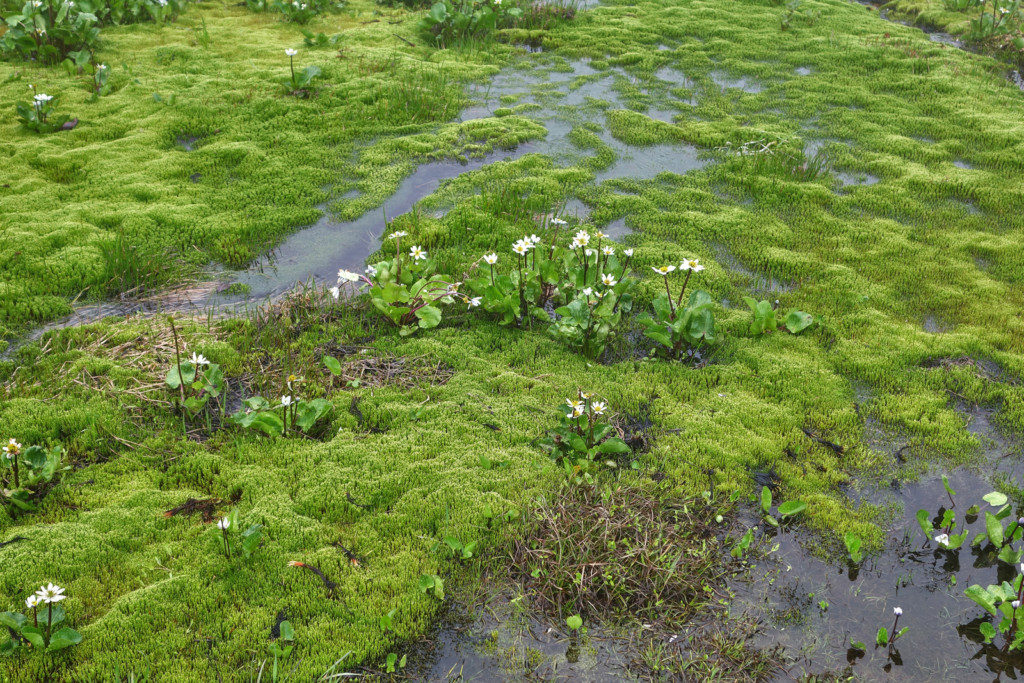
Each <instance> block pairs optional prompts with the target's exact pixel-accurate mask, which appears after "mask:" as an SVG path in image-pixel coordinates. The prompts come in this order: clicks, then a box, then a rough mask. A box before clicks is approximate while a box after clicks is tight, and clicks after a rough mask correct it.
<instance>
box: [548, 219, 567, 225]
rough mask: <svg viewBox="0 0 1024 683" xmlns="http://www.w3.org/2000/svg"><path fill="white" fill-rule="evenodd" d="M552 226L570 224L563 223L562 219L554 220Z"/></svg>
mask: <svg viewBox="0 0 1024 683" xmlns="http://www.w3.org/2000/svg"><path fill="white" fill-rule="evenodd" d="M551 225H568V223H566V222H565V221H563V220H562V219H561V218H552V219H551Z"/></svg>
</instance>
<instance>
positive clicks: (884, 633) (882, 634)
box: [875, 626, 889, 646]
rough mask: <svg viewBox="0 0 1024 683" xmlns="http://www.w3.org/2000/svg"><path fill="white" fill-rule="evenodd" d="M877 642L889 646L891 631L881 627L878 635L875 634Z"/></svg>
mask: <svg viewBox="0 0 1024 683" xmlns="http://www.w3.org/2000/svg"><path fill="white" fill-rule="evenodd" d="M875 642H876V643H878V644H879V645H881V646H885V645H888V644H889V629H887V628H886V627H884V626H883V627H881V628H880V629H878V633H876V634H875Z"/></svg>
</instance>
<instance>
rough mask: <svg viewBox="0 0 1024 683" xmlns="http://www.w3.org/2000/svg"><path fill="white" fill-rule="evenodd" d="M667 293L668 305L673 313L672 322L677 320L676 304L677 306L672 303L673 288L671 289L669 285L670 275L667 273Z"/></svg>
mask: <svg viewBox="0 0 1024 683" xmlns="http://www.w3.org/2000/svg"><path fill="white" fill-rule="evenodd" d="M665 294H667V295H668V307H669V312H670V313H671V315H672V322H675V319H676V306H675V304H674V303H672V290H671V289H669V287H668V275H665Z"/></svg>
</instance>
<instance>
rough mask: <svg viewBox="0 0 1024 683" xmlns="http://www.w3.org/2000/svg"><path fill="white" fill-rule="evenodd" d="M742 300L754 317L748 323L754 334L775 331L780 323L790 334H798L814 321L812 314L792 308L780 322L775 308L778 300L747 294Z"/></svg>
mask: <svg viewBox="0 0 1024 683" xmlns="http://www.w3.org/2000/svg"><path fill="white" fill-rule="evenodd" d="M743 301H744V303H746V304H747V307H748V308H750V312H751V314H752V315H753V317H754V319H753V321H751V323H750V334H752V335H754V336H760V335H762V334H768V333H769V332H775V331H776V330H778V329H779V326H780V324H782V325H785V329H786V330H788V331H789V332H791V333H792V334H800V333H801V332H803V331H804V330H806V329H808V328H810V327H811V326H812V325H814V322H815V321H814V316H813V315H811V314H810V313H804V312H803V311H797V310H793V311H790V312H789V313H788V314H787V315H786V316H785V318H783V319H782V322H781V323H780V321H779V317H780V315H779V312H778V310H777V307H778V304H779V302H778V301H776V302H775V303H774V304H773V303H771V302H769V301H757V300H756V299H754V298H752V297H749V296H745V297H743Z"/></svg>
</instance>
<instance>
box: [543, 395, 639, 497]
mask: <svg viewBox="0 0 1024 683" xmlns="http://www.w3.org/2000/svg"><path fill="white" fill-rule="evenodd" d="M559 410H560V411H561V412H562V417H561V418H560V420H559V426H558V427H556V428H555V429H553V430H551V431H549V432H548V436H546V437H545V438H543V439H541V440H540V442H539V444H540V446H541V448H543V449H544V450H546V451H547V452H549V453H550V454H551V455H552V456H553V457H554V458H555V460H556V461H558V462H560V463H561V465H562V467H563V468H564V469H565V472H566V474H567V475H568V476H569V477H570V478H572V479H573V480H574V481H576V482H577V483H581V482H584V481H586V482H587V483H590V482H592V481H593V474H594V471H595V470H594V465H595V464H597V463H603V464H604V465H606V466H608V467H612V468H615V467H618V466H619V463H618V458H619V456H622V455H624V454H626V453H629V452H630V450H629V446H627V445H626V443H625V442H624V441H623V440H622V439H621V438H619V437H618V436H615V428H614V427H613V426H612V425H611V424H610V423H608V422H606V421H605V420H607V419H608V414H609V408H608V403H607V402H606V401H598V400H596V399H595V398H594V397H593V396H592V395H591V394H587V393H584V392H580V393H579V397H578V398H576V399H566V401H565V403H564V404H561V405H560V406H559Z"/></svg>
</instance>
